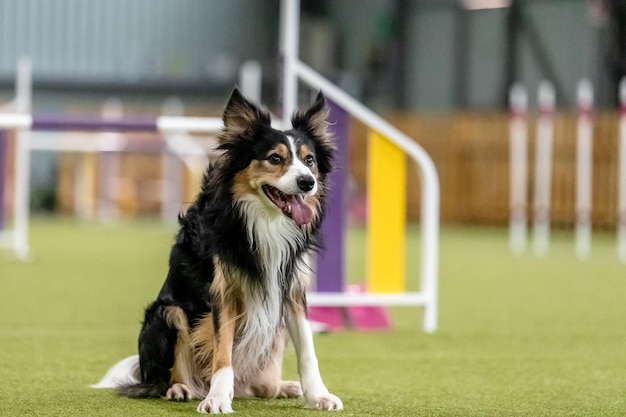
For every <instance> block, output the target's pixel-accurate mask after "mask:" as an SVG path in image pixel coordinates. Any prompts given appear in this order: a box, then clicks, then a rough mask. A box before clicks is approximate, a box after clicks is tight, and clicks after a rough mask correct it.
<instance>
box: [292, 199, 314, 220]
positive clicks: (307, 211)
mask: <svg viewBox="0 0 626 417" xmlns="http://www.w3.org/2000/svg"><path fill="white" fill-rule="evenodd" d="M287 205H288V206H291V215H290V216H291V218H292V219H293V221H294V222H296V224H297V225H298V226H302V225H303V224H307V223H310V222H311V219H313V210H311V207H309V206H308V205H307V204H306V203H305V202H304V199H303V198H302V197H296V196H290V197H289V199H288V200H287Z"/></svg>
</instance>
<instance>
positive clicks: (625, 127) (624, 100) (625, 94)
mask: <svg viewBox="0 0 626 417" xmlns="http://www.w3.org/2000/svg"><path fill="white" fill-rule="evenodd" d="M619 100H620V118H619V166H618V172H619V173H618V180H617V187H618V188H617V256H618V257H619V260H620V261H621V262H623V263H626V77H624V78H622V80H621V82H620V84H619Z"/></svg>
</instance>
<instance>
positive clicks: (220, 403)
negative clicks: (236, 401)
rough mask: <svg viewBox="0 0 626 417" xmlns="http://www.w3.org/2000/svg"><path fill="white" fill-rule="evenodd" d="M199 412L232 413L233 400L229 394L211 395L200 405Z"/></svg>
mask: <svg viewBox="0 0 626 417" xmlns="http://www.w3.org/2000/svg"><path fill="white" fill-rule="evenodd" d="M197 410H198V412H199V413H202V414H227V413H232V412H233V408H232V401H231V399H230V398H229V397H228V396H219V397H209V396H207V397H206V398H205V399H204V400H202V402H201V403H200V404H199V405H198V408H197Z"/></svg>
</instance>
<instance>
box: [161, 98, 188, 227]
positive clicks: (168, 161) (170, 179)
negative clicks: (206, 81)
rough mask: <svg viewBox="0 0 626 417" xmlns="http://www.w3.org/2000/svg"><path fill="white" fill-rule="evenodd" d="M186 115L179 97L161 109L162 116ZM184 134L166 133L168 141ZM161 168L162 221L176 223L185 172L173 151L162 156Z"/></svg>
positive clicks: (171, 99)
mask: <svg viewBox="0 0 626 417" xmlns="http://www.w3.org/2000/svg"><path fill="white" fill-rule="evenodd" d="M184 113H185V105H184V104H183V102H182V100H181V99H180V98H178V97H170V98H168V99H167V100H165V102H163V106H162V107H161V114H163V115H166V116H182V115H183V114H184ZM183 133H184V132H183V131H179V132H175V131H170V132H166V133H164V135H165V138H166V141H167V142H169V141H170V140H173V139H174V138H175V137H176V136H178V135H182V134H183ZM161 167H162V170H163V173H162V180H161V220H162V221H163V222H165V223H175V222H176V219H177V218H178V213H179V211H180V207H181V205H182V196H181V195H182V192H181V186H182V184H183V170H182V166H181V163H180V161H178V158H176V156H175V155H173V154H172V151H171V149H170V148H169V146H168V147H166V151H165V152H163V153H162V154H161Z"/></svg>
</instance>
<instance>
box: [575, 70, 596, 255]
mask: <svg viewBox="0 0 626 417" xmlns="http://www.w3.org/2000/svg"><path fill="white" fill-rule="evenodd" d="M577 99H578V122H577V137H576V256H577V257H578V259H586V258H588V257H589V254H590V252H591V207H592V206H591V192H592V190H591V175H592V165H593V161H592V157H593V148H592V136H593V122H592V119H591V117H592V111H593V87H592V85H591V83H590V82H589V80H582V81H581V82H580V83H579V84H578V90H577Z"/></svg>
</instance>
